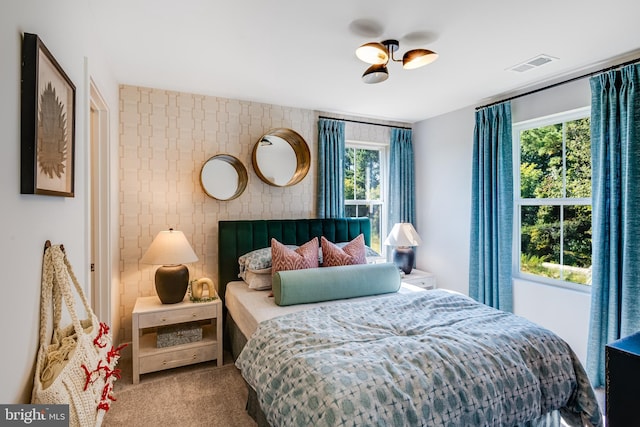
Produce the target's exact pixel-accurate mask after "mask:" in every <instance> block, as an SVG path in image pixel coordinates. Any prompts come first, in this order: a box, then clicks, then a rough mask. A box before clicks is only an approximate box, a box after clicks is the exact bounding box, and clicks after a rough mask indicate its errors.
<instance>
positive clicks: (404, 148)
mask: <svg viewBox="0 0 640 427" xmlns="http://www.w3.org/2000/svg"><path fill="white" fill-rule="evenodd" d="M389 149H390V151H391V152H390V153H389V198H388V200H389V221H388V230H389V231H390V230H391V228H392V227H393V225H394V224H396V223H398V222H410V223H411V224H412V225H413V226H414V227H415V225H416V202H415V200H416V188H415V173H414V167H413V163H414V160H413V142H412V131H411V129H400V128H392V129H391V141H390V142H389Z"/></svg>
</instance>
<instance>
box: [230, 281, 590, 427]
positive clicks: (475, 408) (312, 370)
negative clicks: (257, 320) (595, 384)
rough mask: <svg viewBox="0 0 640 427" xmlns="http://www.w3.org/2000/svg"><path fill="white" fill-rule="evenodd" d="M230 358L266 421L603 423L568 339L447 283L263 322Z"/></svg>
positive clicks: (277, 423) (279, 423) (319, 423)
mask: <svg viewBox="0 0 640 427" xmlns="http://www.w3.org/2000/svg"><path fill="white" fill-rule="evenodd" d="M236 366H237V367H238V368H239V369H240V370H241V372H242V375H243V377H244V378H245V380H246V381H247V382H248V384H249V385H250V386H251V387H252V388H253V389H254V390H255V391H256V393H257V397H258V400H259V402H260V405H261V407H262V410H263V412H264V413H265V416H266V418H267V420H268V421H269V423H270V424H271V425H272V426H289V425H295V426H305V427H306V426H322V425H325V426H338V425H349V426H364V425H384V426H418V425H422V426H515V425H542V424H543V422H544V421H545V420H548V419H551V417H550V415H549V413H555V414H556V415H557V410H559V412H560V414H561V415H562V417H563V419H564V420H565V421H566V422H567V423H569V425H573V426H601V425H602V417H601V414H600V410H599V408H598V404H597V401H596V399H595V396H594V393H593V390H592V388H591V386H590V385H589V381H588V379H587V377H586V374H585V372H584V370H583V369H582V366H581V365H580V362H579V361H578V360H577V358H576V356H575V355H574V354H573V352H572V351H571V349H570V348H569V346H568V345H567V344H566V343H565V342H564V341H562V340H561V339H560V338H559V337H557V336H556V335H554V334H553V333H552V332H550V331H548V330H546V329H544V328H541V327H539V326H537V325H535V324H533V323H531V322H529V321H527V320H525V319H523V318H520V317H518V316H515V315H513V314H509V313H505V312H501V311H498V310H495V309H493V308H490V307H487V306H485V305H483V304H479V303H477V302H475V301H473V300H472V299H470V298H467V297H465V296H463V295H458V294H451V293H449V292H445V291H438V290H436V291H430V292H417V293H415V294H396V295H393V296H389V297H385V298H378V299H373V300H368V301H364V302H350V303H342V304H336V305H332V306H329V307H319V308H314V309H310V310H306V311H303V312H298V313H293V314H290V315H285V316H281V317H277V318H274V319H271V320H268V321H265V322H262V323H261V324H260V325H259V326H258V329H257V331H256V332H255V333H254V335H253V336H252V337H251V339H250V340H249V342H248V343H247V345H246V346H245V348H244V349H243V351H242V353H241V354H240V356H239V357H238V359H237V361H236ZM554 411H556V412H554Z"/></svg>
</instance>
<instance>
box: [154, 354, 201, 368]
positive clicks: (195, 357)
mask: <svg viewBox="0 0 640 427" xmlns="http://www.w3.org/2000/svg"><path fill="white" fill-rule="evenodd" d="M188 360H198V354H197V353H194V354H193V356H191V358H190V359H182V360H171V361H170V362H173V363H181V362H182V361H188ZM168 364H169V361H167V360H163V361H162V366H166V365H168Z"/></svg>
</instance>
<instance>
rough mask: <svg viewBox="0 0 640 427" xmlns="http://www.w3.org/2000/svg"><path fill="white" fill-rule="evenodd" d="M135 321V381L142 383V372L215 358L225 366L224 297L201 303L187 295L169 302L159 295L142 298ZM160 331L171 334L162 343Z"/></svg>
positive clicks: (135, 382)
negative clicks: (177, 300)
mask: <svg viewBox="0 0 640 427" xmlns="http://www.w3.org/2000/svg"><path fill="white" fill-rule="evenodd" d="M132 323H133V329H132V333H133V383H134V384H138V382H139V381H140V375H141V374H146V373H148V372H155V371H160V370H163V369H171V368H177V367H178V366H184V365H190V364H193V363H199V362H206V361H209V360H214V359H215V360H216V361H217V365H218V366H222V301H220V298H217V299H215V300H213V301H208V302H198V303H194V302H191V301H189V300H188V299H187V298H185V299H184V301H182V302H179V303H176V304H170V305H167V304H162V303H161V302H160V301H158V298H156V297H140V298H138V299H137V300H136V305H135V307H134V309H133V314H132ZM195 323H198V325H197V327H196V325H195ZM167 327H173V328H168V329H167ZM158 330H159V331H160V333H161V334H170V335H169V336H167V337H162V338H163V339H162V341H161V342H160V345H158V344H159V343H158V332H157V331H158ZM174 335H175V336H174ZM178 335H181V336H180V337H178Z"/></svg>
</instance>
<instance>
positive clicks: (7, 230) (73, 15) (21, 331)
mask: <svg viewBox="0 0 640 427" xmlns="http://www.w3.org/2000/svg"><path fill="white" fill-rule="evenodd" d="M89 17H90V13H89V11H88V10H87V5H86V3H85V2H78V1H73V0H60V1H55V2H49V1H41V0H40V1H38V0H21V1H17V0H10V1H8V2H3V5H2V13H0V52H2V61H0V75H1V76H2V79H0V93H2V97H0V130H1V135H2V148H3V153H2V156H0V200H1V201H2V207H1V210H0V215H1V216H0V219H1V221H0V224H2V227H3V232H2V234H1V236H2V237H0V267H1V269H2V273H3V274H2V290H1V297H0V324H1V325H2V327H1V328H0V342H2V343H3V352H2V363H1V364H0V378H2V385H1V386H0V402H1V403H21V402H28V401H29V400H30V397H31V388H32V381H33V370H34V364H35V357H36V352H37V348H38V342H39V340H38V331H39V314H40V306H39V302H40V277H41V271H42V253H43V247H44V242H45V241H46V240H47V239H49V240H51V241H52V243H54V244H57V243H63V244H64V245H65V248H66V250H67V253H68V256H69V259H70V262H71V264H72V265H73V266H74V270H75V272H76V274H77V276H78V278H79V280H80V281H81V282H82V284H83V286H84V287H85V289H86V290H87V293H88V288H89V287H88V277H89V276H88V268H87V267H88V265H89V251H88V247H87V245H88V242H89V241H88V239H87V237H86V235H87V229H88V228H87V227H88V221H89V218H88V194H87V192H88V185H87V181H88V179H89V177H88V176H87V173H88V170H87V165H88V163H87V161H86V159H87V157H88V152H87V140H86V135H87V122H86V118H87V116H88V108H87V100H88V95H87V88H86V84H85V82H86V75H87V72H86V67H85V58H87V59H88V63H89V68H90V72H91V75H92V76H93V78H94V81H96V83H97V85H98V86H99V87H100V89H101V91H102V94H103V95H104V97H105V98H106V100H107V102H108V103H109V104H110V106H111V110H112V111H114V112H116V113H115V114H114V117H113V118H112V120H111V122H112V126H111V127H112V129H113V131H112V134H113V135H116V136H117V96H118V94H117V85H116V84H115V80H114V79H113V78H112V76H111V74H110V73H109V71H108V70H107V68H106V67H105V65H104V60H103V59H102V58H101V56H100V54H99V52H98V51H97V50H96V49H94V43H93V42H92V40H93V37H92V35H91V33H90V30H91V25H90V23H89V22H88V19H89ZM23 32H30V33H35V34H38V35H39V36H40V38H41V39H42V40H43V42H44V43H45V45H46V46H47V48H48V49H49V50H50V51H51V52H52V54H53V55H54V56H55V58H56V59H57V61H58V62H59V63H60V65H61V66H62V68H63V69H64V70H65V72H66V73H67V74H68V76H69V77H70V78H71V80H72V81H73V82H74V84H75V86H76V105H77V107H76V108H77V112H76V129H75V131H76V149H75V161H76V166H75V167H76V168H75V194H76V195H75V197H74V198H63V197H52V196H36V195H21V194H20V76H21V49H22V33H23ZM116 147H117V144H116ZM116 218H117V216H116ZM116 243H117V241H116ZM116 247H117V244H116Z"/></svg>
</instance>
